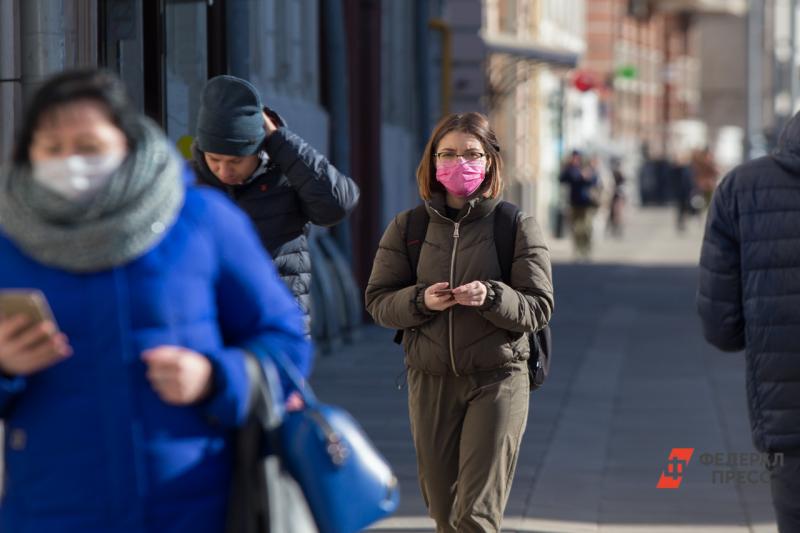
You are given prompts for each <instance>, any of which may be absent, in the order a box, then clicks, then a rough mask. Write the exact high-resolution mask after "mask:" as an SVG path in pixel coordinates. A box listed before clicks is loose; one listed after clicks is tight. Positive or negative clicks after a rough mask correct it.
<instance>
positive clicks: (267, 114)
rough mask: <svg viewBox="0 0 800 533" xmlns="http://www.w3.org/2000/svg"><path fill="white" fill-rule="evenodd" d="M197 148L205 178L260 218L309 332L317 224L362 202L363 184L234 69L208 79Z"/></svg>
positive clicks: (196, 164) (333, 220)
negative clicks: (312, 237)
mask: <svg viewBox="0 0 800 533" xmlns="http://www.w3.org/2000/svg"><path fill="white" fill-rule="evenodd" d="M192 152H193V161H192V166H193V168H194V170H195V172H196V173H197V176H198V180H199V183H200V184H203V185H208V186H211V187H214V188H216V189H219V190H221V191H224V192H225V193H226V194H227V195H228V196H229V197H230V198H231V199H232V200H233V201H234V202H236V204H238V205H239V207H241V208H242V210H244V211H245V213H247V215H248V216H249V217H250V218H251V219H252V221H253V222H254V223H255V225H256V229H257V230H258V234H259V236H260V237H261V242H262V243H263V245H264V248H266V250H267V251H268V252H269V254H270V255H271V256H272V258H273V260H274V261H275V266H276V267H277V268H278V273H279V274H280V276H281V278H283V281H284V282H285V283H286V285H287V286H288V287H289V289H290V290H291V291H292V293H293V294H294V295H295V297H296V298H297V300H298V301H299V302H300V305H301V307H302V308H303V311H304V312H305V314H306V331H309V326H310V325H309V322H308V321H309V313H310V307H311V257H310V255H309V252H308V233H309V229H310V224H312V223H313V224H317V225H319V226H334V225H336V224H338V223H339V222H341V221H342V220H344V219H345V217H346V216H347V215H348V214H349V213H350V212H351V211H352V210H353V209H354V208H355V206H356V204H357V203H358V197H359V190H358V186H357V185H356V184H355V182H354V181H353V180H352V179H350V178H348V177H347V176H345V175H344V174H342V173H341V172H339V171H338V170H336V168H335V167H334V166H333V165H331V164H330V163H329V162H328V160H327V159H326V158H325V157H324V156H323V155H322V154H320V153H319V152H317V151H316V150H315V149H314V148H313V147H312V146H311V145H309V144H308V143H307V142H305V141H304V140H303V139H301V138H300V137H299V136H297V135H296V134H295V133H293V132H291V131H290V130H289V129H288V128H287V127H286V124H285V123H284V121H283V119H282V118H281V117H280V116H278V114H277V113H275V112H274V111H272V110H271V109H269V108H268V107H266V106H264V104H263V102H262V101H261V96H260V95H259V93H258V90H256V88H255V87H254V86H253V85H252V84H251V83H249V82H248V81H246V80H243V79H240V78H236V77H234V76H217V77H215V78H212V79H210V80H208V82H206V85H205V87H204V88H203V94H202V96H201V105H200V110H199V112H198V115H197V136H196V140H195V144H194V146H193V148H192Z"/></svg>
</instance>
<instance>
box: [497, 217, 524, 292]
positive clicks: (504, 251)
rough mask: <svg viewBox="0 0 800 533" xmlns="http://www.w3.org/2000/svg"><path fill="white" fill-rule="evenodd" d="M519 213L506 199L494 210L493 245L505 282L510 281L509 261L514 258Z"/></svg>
mask: <svg viewBox="0 0 800 533" xmlns="http://www.w3.org/2000/svg"><path fill="white" fill-rule="evenodd" d="M519 215H520V210H519V207H517V206H515V205H514V204H512V203H510V202H506V201H501V202H500V203H499V204H497V207H496V208H495V212H494V246H495V249H496V250H497V259H498V260H499V261H500V272H502V275H503V281H504V282H505V283H510V282H511V263H512V261H513V260H514V244H515V243H516V242H517V219H518V218H519Z"/></svg>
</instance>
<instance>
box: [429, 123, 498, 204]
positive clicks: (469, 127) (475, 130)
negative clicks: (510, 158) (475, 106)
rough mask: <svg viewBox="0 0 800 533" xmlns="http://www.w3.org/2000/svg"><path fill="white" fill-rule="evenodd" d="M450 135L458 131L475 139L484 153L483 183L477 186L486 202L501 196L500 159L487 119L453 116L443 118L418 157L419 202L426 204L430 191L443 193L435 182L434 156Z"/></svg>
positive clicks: (496, 143)
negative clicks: (419, 157) (484, 174)
mask: <svg viewBox="0 0 800 533" xmlns="http://www.w3.org/2000/svg"><path fill="white" fill-rule="evenodd" d="M451 131H461V132H463V133H467V134H469V135H473V136H475V137H476V138H477V139H478V140H479V141H480V142H481V144H482V145H483V149H484V150H485V151H486V159H487V161H486V179H485V181H484V183H483V184H482V185H481V190H484V191H485V192H486V193H487V195H488V196H489V197H490V198H497V197H498V196H500V193H502V192H503V179H502V177H501V171H502V170H503V159H502V157H500V144H499V143H498V142H497V136H495V134H494V131H492V128H490V127H489V119H488V118H486V116H485V115H482V114H481V113H476V112H470V113H453V114H450V115H447V116H446V117H444V118H443V119H442V120H440V121H439V123H438V124H437V125H436V127H435V128H434V129H433V133H432V134H431V138H430V139H429V140H428V144H427V145H426V146H425V151H424V152H423V153H422V159H421V160H420V162H419V166H418V167H417V186H418V187H419V195H420V196H421V197H422V199H423V200H430V199H431V195H432V194H433V192H434V191H439V192H444V187H443V186H442V184H441V183H439V182H438V181H436V164H435V163H434V153H436V149H437V147H438V146H439V142H440V141H441V140H442V138H443V137H444V136H445V135H447V134H448V133H450V132H451Z"/></svg>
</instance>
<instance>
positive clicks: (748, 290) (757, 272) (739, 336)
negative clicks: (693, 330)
mask: <svg viewBox="0 0 800 533" xmlns="http://www.w3.org/2000/svg"><path fill="white" fill-rule="evenodd" d="M697 306H698V311H699V313H700V317H701V318H702V322H703V329H704V333H705V337H706V339H707V340H708V341H709V342H710V343H712V344H714V345H715V346H717V347H718V348H720V349H722V350H725V351H739V350H742V349H744V350H746V359H747V378H746V379H747V397H748V403H749V410H750V423H751V426H752V430H753V441H754V443H755V445H756V447H757V448H758V449H759V450H761V451H772V452H790V451H794V452H797V451H800V118H798V117H797V116H796V117H795V118H794V119H792V121H791V122H790V123H789V125H788V126H787V128H786V130H785V131H784V133H783V135H782V136H781V139H780V142H779V147H778V149H777V150H776V152H775V153H773V154H772V155H770V156H767V157H762V158H759V159H756V160H753V161H751V162H749V163H745V164H743V165H741V166H739V167H737V168H736V169H734V170H733V171H732V172H731V173H730V174H729V175H728V176H726V178H725V179H724V180H723V181H722V183H721V184H720V186H719V189H718V190H717V191H716V193H715V194H714V198H713V201H712V204H711V211H710V213H709V217H708V222H707V226H706V235H705V239H704V241H703V249H702V255H701V259H700V287H699V291H698V296H697Z"/></svg>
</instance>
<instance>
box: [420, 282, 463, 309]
mask: <svg viewBox="0 0 800 533" xmlns="http://www.w3.org/2000/svg"><path fill="white" fill-rule="evenodd" d="M449 286H450V284H449V283H447V282H446V281H444V282H441V283H434V284H433V285H431V286H430V287H428V288H427V289H425V295H424V296H425V307H427V308H428V309H430V310H431V311H444V310H445V309H449V308H450V307H453V306H454V305H455V304H456V301H455V300H454V299H453V293H452V291H451V290H450V289H449V288H448V287H449Z"/></svg>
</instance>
